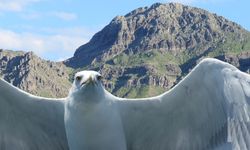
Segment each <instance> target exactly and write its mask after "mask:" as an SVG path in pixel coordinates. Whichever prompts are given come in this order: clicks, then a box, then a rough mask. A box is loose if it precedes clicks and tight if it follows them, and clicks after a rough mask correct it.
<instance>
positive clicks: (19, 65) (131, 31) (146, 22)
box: [0, 3, 250, 97]
mask: <svg viewBox="0 0 250 150" xmlns="http://www.w3.org/2000/svg"><path fill="white" fill-rule="evenodd" d="M204 57H215V58H218V59H221V60H223V61H227V62H229V63H231V64H233V65H235V66H237V67H238V68H239V69H240V70H242V71H245V72H250V33H249V31H247V30H245V29H244V28H242V27H241V26H240V25H238V24H236V23H234V22H231V21H229V20H227V19H225V18H224V17H221V16H218V15H216V14H212V13H210V12H208V11H206V10H203V9H199V8H195V7H190V6H185V5H182V4H178V3H167V4H161V3H156V4H153V5H152V6H150V7H142V8H138V9H136V10H133V11H131V12H130V13H128V14H126V15H125V16H117V17H115V18H114V19H113V20H112V21H111V22H110V23H109V24H108V25H107V26H105V27H104V28H103V29H102V30H101V31H100V32H98V33H96V34H95V35H94V36H93V37H92V39H91V40H90V41H89V42H88V43H86V44H84V45H82V46H80V47H79V48H78V49H77V50H76V51H75V53H74V56H73V57H72V58H70V59H68V60H65V61H63V62H51V61H46V60H43V59H41V58H39V57H37V56H36V55H34V54H33V53H32V52H28V53H24V52H14V51H5V50H1V51H0V74H2V76H3V77H4V79H6V80H7V81H8V82H11V83H12V84H14V85H15V86H18V87H19V88H21V89H24V90H25V91H28V92H31V93H33V94H36V95H41V96H47V97H63V96H66V95H67V93H68V89H69V88H70V81H72V75H73V74H74V73H75V72H77V71H79V70H83V69H93V70H97V71H100V72H101V74H102V75H103V76H104V79H105V80H104V81H103V82H104V86H105V87H106V88H107V89H108V90H109V91H110V92H112V93H113V94H115V95H117V96H122V97H142V96H153V95H157V94H159V93H162V92H163V91H166V90H168V89H170V88H171V87H173V86H174V85H175V84H176V83H178V82H179V80H180V79H182V78H183V77H184V76H185V75H186V74H187V73H188V72H189V71H190V70H191V69H192V68H193V67H194V66H195V65H196V64H197V62H199V61H200V60H201V59H202V58H204Z"/></svg>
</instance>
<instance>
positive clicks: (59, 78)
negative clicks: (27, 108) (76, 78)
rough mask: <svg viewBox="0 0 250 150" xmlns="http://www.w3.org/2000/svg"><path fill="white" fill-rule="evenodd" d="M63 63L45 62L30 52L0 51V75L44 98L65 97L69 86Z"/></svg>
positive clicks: (67, 73) (66, 70) (66, 71)
mask: <svg viewBox="0 0 250 150" xmlns="http://www.w3.org/2000/svg"><path fill="white" fill-rule="evenodd" d="M69 71H70V69H69V68H67V67H66V66H65V65H64V64H63V63H57V62H50V61H45V60H43V59H41V58H39V57H37V56H36V55H34V54H33V53H32V52H28V53H24V52H14V51H3V50H0V74H1V75H2V77H3V78H4V79H5V80H6V81H8V82H10V83H12V84H13V85H15V86H17V87H19V88H20V89H23V90H25V91H27V92H29V93H32V94H35V95H40V96H45V97H65V96H67V94H68V90H69V88H70V86H71V83H70V81H69Z"/></svg>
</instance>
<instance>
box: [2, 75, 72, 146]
mask: <svg viewBox="0 0 250 150" xmlns="http://www.w3.org/2000/svg"><path fill="white" fill-rule="evenodd" d="M0 149H1V150H13V149H19V150H34V149H36V150H39V149H46V150H65V149H68V145H67V139H66V134H65V129H64V99H49V98H43V97H37V96H34V95H31V94H29V93H26V92H24V91H22V90H20V89H18V88H16V87H14V86H12V85H10V84H9V83H7V82H6V81H4V80H2V79H0Z"/></svg>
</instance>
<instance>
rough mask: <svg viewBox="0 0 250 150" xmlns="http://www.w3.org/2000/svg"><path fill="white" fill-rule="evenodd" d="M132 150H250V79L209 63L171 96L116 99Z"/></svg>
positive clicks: (217, 63) (215, 62)
mask: <svg viewBox="0 0 250 150" xmlns="http://www.w3.org/2000/svg"><path fill="white" fill-rule="evenodd" d="M116 99H117V103H118V107H119V111H120V114H121V118H122V121H123V126H124V132H125V134H126V139H127V146H128V149H129V150H141V149H143V150H152V149H157V150H165V149H171V150H179V149H185V150H193V149H195V150H204V149H218V150H219V149H227V150H230V149H234V150H236V149H241V150H247V149H250V136H249V134H250V132H249V129H250V123H249V113H250V111H249V103H250V77H249V75H247V74H245V73H242V72H240V71H239V70H238V69H237V68H235V67H233V66H231V65H229V64H227V63H224V62H221V61H218V60H215V59H205V60H203V61H202V62H201V63H200V64H198V65H197V66H196V67H195V68H194V69H193V71H191V73H190V74H189V75H187V77H185V79H183V80H182V81H181V82H180V83H179V84H178V85H176V86H175V87H174V88H173V89H171V90H170V91H169V92H166V93H163V94H162V95H159V96H156V97H152V98H145V99H122V98H117V97H116Z"/></svg>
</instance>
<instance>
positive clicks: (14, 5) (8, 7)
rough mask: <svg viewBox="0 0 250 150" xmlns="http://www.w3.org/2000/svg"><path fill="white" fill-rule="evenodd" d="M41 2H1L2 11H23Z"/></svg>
mask: <svg viewBox="0 0 250 150" xmlns="http://www.w3.org/2000/svg"><path fill="white" fill-rule="evenodd" d="M38 1H40V0H0V11H22V10H23V9H24V7H26V6H27V5H29V4H31V3H35V2H38Z"/></svg>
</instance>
